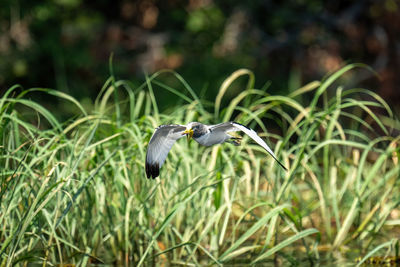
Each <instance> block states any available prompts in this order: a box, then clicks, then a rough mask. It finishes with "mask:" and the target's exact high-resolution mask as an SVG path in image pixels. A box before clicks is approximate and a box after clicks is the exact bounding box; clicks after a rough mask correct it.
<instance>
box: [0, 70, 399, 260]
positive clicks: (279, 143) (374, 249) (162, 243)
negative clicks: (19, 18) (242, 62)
mask: <svg viewBox="0 0 400 267" xmlns="http://www.w3.org/2000/svg"><path fill="white" fill-rule="evenodd" d="M359 67H363V68H364V66H362V65H359V64H352V65H348V66H345V67H343V68H342V69H340V70H338V71H337V72H335V73H333V74H332V75H330V76H328V77H327V78H326V79H324V80H322V81H315V82H312V83H310V84H307V85H305V86H304V87H302V88H299V89H298V90H295V91H293V92H291V93H290V94H289V95H287V96H273V95H269V94H268V92H266V91H265V90H261V89H255V88H254V76H253V74H252V73H251V72H250V71H248V70H238V71H237V72H235V73H233V74H232V75H231V76H230V77H228V78H227V79H226V80H225V82H224V83H223V84H222V86H221V88H220V91H219V93H218V95H217V97H216V100H215V102H213V103H208V102H206V101H202V100H201V99H200V98H199V97H198V96H197V95H196V94H195V92H194V90H193V89H192V88H191V87H190V85H189V84H188V83H187V82H186V81H185V80H184V79H183V78H182V77H181V76H179V74H177V73H174V72H171V71H162V72H158V73H155V74H154V75H152V76H150V77H148V78H147V79H146V82H145V83H144V84H143V85H141V86H139V87H137V88H134V87H132V86H131V84H130V83H129V82H127V81H122V80H115V78H114V77H113V76H112V77H111V78H110V79H108V80H107V82H106V83H105V85H104V87H103V88H102V89H101V92H100V93H99V96H98V97H97V99H96V100H95V103H94V109H93V110H85V108H84V107H83V106H82V105H81V104H80V103H79V102H78V101H76V100H75V99H74V98H72V97H71V96H69V95H65V94H63V93H61V92H58V91H55V90H50V89H43V88H33V89H29V90H22V88H20V87H19V86H14V87H11V88H10V89H9V90H8V91H7V92H6V93H5V94H4V95H3V97H2V98H1V99H0V125H1V126H0V134H1V138H2V142H1V146H0V150H1V158H0V161H1V166H3V168H2V169H1V172H0V182H1V187H0V209H1V210H0V243H1V245H0V255H1V266H13V265H26V264H27V263H39V264H43V265H50V266H52V265H57V264H61V265H62V264H77V265H81V266H86V265H87V264H89V263H111V264H127V265H145V266H147V265H153V264H164V263H172V264H189V265H204V264H213V265H214V264H216V265H222V264H225V263H227V264H232V263H235V262H246V263H250V262H251V263H260V262H264V263H265V262H269V261H271V262H272V261H277V260H281V261H289V262H291V263H294V264H296V263H300V262H302V261H309V262H321V261H323V260H326V259H329V260H331V261H336V260H338V257H337V255H338V254H337V253H338V252H339V253H344V254H345V253H346V251H350V252H352V253H353V254H356V255H357V257H358V256H362V257H363V256H366V257H364V258H362V260H361V262H362V261H364V260H365V259H366V258H367V257H369V256H371V255H381V256H382V255H383V256H384V255H397V254H398V238H397V237H396V235H394V233H396V234H397V236H398V234H399V224H400V219H399V215H398V213H399V209H398V205H399V201H400V194H399V179H398V177H399V172H400V170H399V168H400V167H399V164H398V154H399V148H398V144H399V137H396V136H392V134H391V133H392V131H393V128H391V125H399V121H398V120H397V118H395V116H394V115H393V114H392V111H391V109H390V108H389V107H388V105H387V104H386V102H385V101H384V100H383V99H382V98H380V97H379V96H378V95H376V94H375V93H373V92H371V91H368V90H365V89H361V88H353V89H347V88H346V89H344V88H343V81H344V80H345V79H344V78H346V77H348V76H349V75H350V74H349V72H350V71H351V70H353V69H354V68H359ZM160 76H170V77H173V78H176V79H177V81H179V82H180V88H173V87H171V86H169V85H167V84H165V83H162V82H160ZM241 76H249V82H248V84H247V87H246V88H245V89H244V90H243V91H242V92H241V93H240V94H238V95H237V96H236V97H235V98H234V99H233V100H232V101H231V102H230V104H229V105H227V106H223V105H222V104H221V103H222V99H223V98H224V95H225V93H226V92H227V91H228V90H230V88H231V84H232V83H233V82H235V81H236V80H237V79H238V78H239V77H241ZM157 90H167V91H169V92H170V93H172V94H175V95H176V98H177V99H179V100H178V102H177V103H178V104H179V105H177V106H176V107H175V108H174V109H171V110H169V112H168V113H160V111H159V108H158V103H159V101H160V99H157V97H156V94H155V93H154V92H156V91H157ZM37 93H41V94H49V95H52V96H55V97H58V98H60V100H61V101H66V102H69V103H70V105H73V106H75V109H76V110H77V111H78V112H79V113H80V115H78V116H75V117H73V118H71V119H70V120H68V121H66V122H60V121H59V120H58V119H57V118H56V116H54V115H53V114H52V113H51V112H50V111H49V110H48V109H46V108H45V107H44V106H43V105H40V104H39V103H37V102H34V101H32V100H29V99H30V97H29V96H30V94H37ZM228 120H235V121H238V122H240V123H242V124H245V125H248V126H249V127H253V128H255V129H257V131H258V132H259V133H260V134H261V135H263V136H264V137H265V138H267V139H268V140H270V143H272V141H274V143H275V144H274V145H273V147H274V148H275V153H276V154H277V155H278V156H279V157H280V158H281V159H282V161H283V162H284V163H285V165H286V166H288V167H289V171H288V172H285V171H284V170H282V169H281V168H280V166H279V165H277V164H276V163H275V162H274V161H273V159H272V158H271V157H269V156H268V155H267V154H266V153H265V152H264V151H263V149H262V148H260V147H259V146H257V145H255V144H254V143H252V142H249V140H248V139H247V138H244V140H243V142H242V144H243V145H242V146H240V147H236V146H233V145H230V144H224V145H219V146H214V147H209V148H207V147H201V146H199V145H198V144H197V143H195V142H191V143H187V142H185V141H184V140H180V141H178V142H177V143H176V144H175V145H174V147H173V148H172V150H171V153H170V154H169V156H168V159H167V161H166V163H165V165H164V166H163V168H162V169H161V175H160V178H159V179H156V180H148V179H146V178H145V171H144V161H145V152H146V146H147V143H148V141H149V138H150V136H151V134H152V132H153V130H154V128H155V127H157V126H158V125H160V124H166V123H182V124H185V123H188V122H190V121H201V122H203V123H208V124H212V123H218V122H222V121H228ZM272 122H274V124H275V126H273V125H270V124H268V125H266V123H272ZM276 126H279V128H280V132H279V133H276V134H272V133H271V132H268V130H271V129H272V128H276ZM396 130H398V129H396ZM271 145H272V144H271ZM361 262H360V263H361Z"/></svg>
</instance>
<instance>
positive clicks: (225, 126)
mask: <svg viewBox="0 0 400 267" xmlns="http://www.w3.org/2000/svg"><path fill="white" fill-rule="evenodd" d="M211 130H212V131H225V132H236V131H242V132H244V133H245V134H247V135H248V136H249V137H250V138H251V139H253V140H254V141H255V142H256V143H257V144H259V145H260V146H262V147H263V148H264V149H265V150H266V151H267V152H268V153H269V154H270V155H271V156H272V157H273V158H274V159H275V160H276V162H278V164H279V165H280V166H281V167H282V168H283V169H285V170H286V171H287V168H286V167H285V166H284V165H283V164H282V163H281V162H280V161H279V160H278V159H277V157H276V156H275V154H274V152H273V151H272V149H271V148H270V147H269V146H268V145H267V144H266V143H265V142H264V140H262V139H261V137H259V136H258V134H257V133H256V132H255V131H254V130H252V129H250V128H248V127H246V126H244V125H242V124H240V123H237V122H234V121H231V122H224V123H220V124H217V125H214V126H213V127H211Z"/></svg>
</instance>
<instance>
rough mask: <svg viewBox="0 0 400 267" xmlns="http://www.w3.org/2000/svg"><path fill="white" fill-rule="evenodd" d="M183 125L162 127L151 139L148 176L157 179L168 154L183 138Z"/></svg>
mask: <svg viewBox="0 0 400 267" xmlns="http://www.w3.org/2000/svg"><path fill="white" fill-rule="evenodd" d="M185 129H186V127H185V126H183V125H161V126H159V127H158V128H157V129H156V130H155V132H154V133H153V136H152V137H151V139H150V142H149V145H148V146H147V153H146V176H147V178H150V177H152V178H153V179H154V178H156V177H157V176H158V175H159V174H160V168H161V166H162V165H163V164H164V161H165V159H166V158H167V155H168V152H169V151H170V150H171V148H172V146H173V145H174V143H175V142H176V140H178V139H179V138H181V137H183V136H184V135H183V134H182V133H183V131H185Z"/></svg>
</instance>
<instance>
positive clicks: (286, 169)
mask: <svg viewBox="0 0 400 267" xmlns="http://www.w3.org/2000/svg"><path fill="white" fill-rule="evenodd" d="M277 162H278V164H279V165H281V167H282V168H283V169H284V170H285V171H288V169H287V168H286V167H285V166H284V165H283V164H282V163H281V162H280V161H279V160H277Z"/></svg>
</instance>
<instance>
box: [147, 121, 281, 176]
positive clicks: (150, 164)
mask: <svg viewBox="0 0 400 267" xmlns="http://www.w3.org/2000/svg"><path fill="white" fill-rule="evenodd" d="M238 131H242V132H244V133H245V134H247V135H248V136H249V137H250V138H251V139H253V140H254V141H255V142H256V143H258V144H259V145H260V146H262V147H263V148H264V149H265V150H266V151H267V152H268V153H269V154H270V155H271V156H272V157H273V158H274V159H275V160H276V162H277V163H278V164H279V165H280V166H281V167H282V168H283V169H284V170H286V171H287V168H286V167H285V166H284V165H283V164H282V163H281V162H280V161H279V160H278V159H277V157H276V156H275V154H274V152H273V151H272V150H271V149H270V148H269V146H268V145H267V144H266V143H265V142H264V141H263V140H262V139H261V137H260V136H258V135H257V133H256V132H255V131H254V130H252V129H250V128H248V127H247V126H244V125H242V124H240V123H237V122H234V121H229V122H223V123H219V124H215V125H206V124H202V123H200V122H190V123H188V124H187V125H180V124H168V125H160V126H158V127H157V128H156V129H155V131H154V133H153V135H152V136H151V138H150V141H149V144H148V146H147V152H146V164H145V165H146V176H147V178H153V179H155V178H157V177H158V176H159V174H160V168H161V166H162V165H163V164H164V162H165V159H166V158H167V155H168V152H169V151H170V150H171V148H172V146H173V145H174V143H175V142H176V141H177V140H178V139H180V138H182V137H184V136H187V139H188V140H190V139H191V138H192V139H194V140H195V141H196V142H197V143H199V144H200V145H203V146H212V145H216V144H222V143H224V142H230V143H232V144H234V145H236V146H238V145H240V141H241V138H240V137H234V136H232V135H230V134H229V133H230V132H238Z"/></svg>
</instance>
